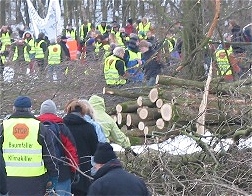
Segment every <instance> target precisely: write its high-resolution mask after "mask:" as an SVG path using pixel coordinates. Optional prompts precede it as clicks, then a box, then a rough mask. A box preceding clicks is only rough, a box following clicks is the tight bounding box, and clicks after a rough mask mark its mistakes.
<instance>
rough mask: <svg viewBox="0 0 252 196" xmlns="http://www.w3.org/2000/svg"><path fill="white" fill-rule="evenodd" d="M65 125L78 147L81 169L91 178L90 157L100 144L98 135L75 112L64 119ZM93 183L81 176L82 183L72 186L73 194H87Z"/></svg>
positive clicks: (92, 127)
mask: <svg viewBox="0 0 252 196" xmlns="http://www.w3.org/2000/svg"><path fill="white" fill-rule="evenodd" d="M63 121H64V123H65V124H66V126H67V127H68V128H69V130H70V131H71V133H72V135H73V137H74V139H75V142H76V147H77V152H78V156H79V159H80V162H79V163H80V165H79V168H80V170H81V171H82V172H84V173H85V174H87V175H89V176H90V169H91V167H92V166H91V162H90V156H93V155H94V153H95V151H96V146H97V143H98V139H97V135H96V132H95V128H94V126H93V125H91V124H90V123H88V122H87V121H85V120H84V119H83V116H81V114H79V113H76V112H73V113H69V114H67V115H66V116H65V117H64V118H63ZM90 184H91V182H90V180H89V178H87V177H85V176H84V175H80V181H79V182H78V183H77V184H73V185H72V192H73V193H75V192H79V193H82V194H86V193H87V191H88V187H89V186H90Z"/></svg>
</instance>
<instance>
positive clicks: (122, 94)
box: [102, 87, 149, 99]
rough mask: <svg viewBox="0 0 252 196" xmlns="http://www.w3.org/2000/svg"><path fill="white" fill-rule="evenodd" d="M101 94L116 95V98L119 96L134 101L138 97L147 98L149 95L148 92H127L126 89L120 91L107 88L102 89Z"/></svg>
mask: <svg viewBox="0 0 252 196" xmlns="http://www.w3.org/2000/svg"><path fill="white" fill-rule="evenodd" d="M102 92H103V94H108V95H116V96H120V97H126V98H132V99H136V98H138V97H139V96H147V95H148V94H149V93H148V92H146V93H145V92H141V93H139V92H129V91H128V90H127V89H125V90H122V89H116V88H115V89H114V88H108V87H104V88H103V91H102Z"/></svg>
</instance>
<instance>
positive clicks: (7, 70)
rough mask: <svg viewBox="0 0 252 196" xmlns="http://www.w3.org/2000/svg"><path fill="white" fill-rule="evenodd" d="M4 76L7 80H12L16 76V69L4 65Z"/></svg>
mask: <svg viewBox="0 0 252 196" xmlns="http://www.w3.org/2000/svg"><path fill="white" fill-rule="evenodd" d="M3 78H4V81H5V82H12V80H13V78H14V69H13V68H11V67H8V66H6V67H4V71H3Z"/></svg>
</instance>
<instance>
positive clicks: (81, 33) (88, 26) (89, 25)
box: [79, 22, 92, 39]
mask: <svg viewBox="0 0 252 196" xmlns="http://www.w3.org/2000/svg"><path fill="white" fill-rule="evenodd" d="M86 26H87V33H88V32H89V31H91V26H92V24H91V23H90V22H89V23H87V25H86ZM84 27H85V25H84V24H83V25H81V26H80V35H79V36H80V38H81V39H84V38H85V37H84ZM86 36H87V35H86Z"/></svg>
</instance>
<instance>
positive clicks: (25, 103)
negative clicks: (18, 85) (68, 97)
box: [14, 96, 31, 108]
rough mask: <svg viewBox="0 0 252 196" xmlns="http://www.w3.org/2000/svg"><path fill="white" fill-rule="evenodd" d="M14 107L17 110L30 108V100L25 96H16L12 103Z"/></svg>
mask: <svg viewBox="0 0 252 196" xmlns="http://www.w3.org/2000/svg"><path fill="white" fill-rule="evenodd" d="M14 106H15V107H17V108H30V107H31V99H30V98H29V97H27V96H18V97H17V98H16V100H15V102H14Z"/></svg>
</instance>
